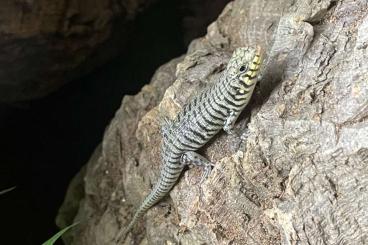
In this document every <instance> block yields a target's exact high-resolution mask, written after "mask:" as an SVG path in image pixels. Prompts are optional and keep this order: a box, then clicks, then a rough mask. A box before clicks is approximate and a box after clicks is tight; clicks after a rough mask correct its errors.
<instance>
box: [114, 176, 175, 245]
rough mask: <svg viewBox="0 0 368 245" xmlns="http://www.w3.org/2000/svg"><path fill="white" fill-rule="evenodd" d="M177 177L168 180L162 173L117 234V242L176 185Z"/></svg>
mask: <svg viewBox="0 0 368 245" xmlns="http://www.w3.org/2000/svg"><path fill="white" fill-rule="evenodd" d="M175 177H177V178H175V179H170V180H167V179H166V178H165V177H164V176H163V175H161V178H160V180H159V181H158V183H157V184H156V185H155V187H154V189H153V190H152V191H151V193H150V194H149V195H148V196H147V197H146V198H145V199H144V201H143V203H142V204H141V206H140V207H139V208H138V210H137V211H136V212H135V214H134V216H133V219H132V220H131V221H130V223H129V224H128V226H127V227H126V228H125V229H122V230H121V231H120V232H119V234H118V235H117V237H116V238H117V239H116V243H117V244H118V243H119V242H122V241H124V240H125V238H126V237H127V235H128V233H129V232H130V231H131V230H132V229H133V227H134V225H135V224H136V223H137V221H138V220H139V219H140V218H141V217H142V216H143V215H144V214H145V213H146V212H147V210H148V209H150V208H151V207H152V206H153V205H155V204H156V203H157V202H159V201H160V200H161V199H162V198H163V197H164V196H165V195H166V194H167V193H168V192H169V191H170V190H171V188H172V187H173V186H174V184H175V183H176V181H177V179H178V178H179V175H177V176H175Z"/></svg>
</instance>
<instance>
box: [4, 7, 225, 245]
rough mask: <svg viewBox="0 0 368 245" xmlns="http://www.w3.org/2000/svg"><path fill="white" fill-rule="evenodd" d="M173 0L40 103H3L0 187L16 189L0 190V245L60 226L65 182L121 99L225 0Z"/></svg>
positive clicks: (202, 28)
mask: <svg viewBox="0 0 368 245" xmlns="http://www.w3.org/2000/svg"><path fill="white" fill-rule="evenodd" d="M178 2H180V1H172V0H164V1H159V2H158V3H157V4H155V5H153V6H152V7H150V8H149V9H148V10H147V11H145V12H144V13H143V14H140V15H139V16H137V18H136V20H135V21H134V23H133V24H132V26H131V28H130V29H131V30H130V32H129V33H130V34H129V39H128V43H127V44H126V48H125V50H126V51H125V52H123V53H122V54H120V55H119V56H118V57H117V58H115V59H114V60H112V61H110V62H109V63H107V64H105V65H103V66H102V67H99V68H98V69H96V70H95V71H93V72H92V73H90V74H89V75H87V76H86V77H83V78H81V79H79V80H78V81H73V82H70V83H69V84H67V85H66V86H64V87H63V88H61V89H60V90H58V91H57V92H56V93H53V94H50V95H49V96H47V97H45V98H43V99H40V100H37V101H29V102H22V103H19V104H14V105H1V104H0V154H1V163H0V191H1V190H3V189H6V188H9V187H12V186H16V189H15V190H13V191H11V192H9V193H6V194H4V195H0V229H1V232H0V244H41V243H43V242H44V241H45V240H47V239H48V238H49V237H51V236H52V235H53V234H55V233H56V232H57V231H58V228H57V227H56V225H55V221H54V220H55V217H56V214H57V211H58V208H59V206H60V205H61V203H62V201H63V199H64V195H65V191H66V189H67V187H68V183H69V182H70V180H71V179H72V177H73V176H74V175H75V174H76V173H77V172H78V171H79V169H80V168H81V167H82V166H83V165H84V164H85V163H86V162H87V161H88V159H89V157H90V155H91V153H92V152H93V150H94V149H95V147H96V146H97V145H98V144H99V143H100V142H101V140H102V136H103V132H104V129H105V127H106V126H107V125H108V123H109V121H110V120H111V119H112V117H113V116H114V113H115V111H116V110H117V109H118V108H119V106H120V103H121V100H122V98H123V96H124V95H125V94H136V93H137V92H138V91H139V90H140V88H141V87H142V86H143V85H144V84H146V83H148V82H149V81H150V78H151V76H152V75H153V73H154V71H155V70H156V69H157V68H158V66H160V65H162V64H163V63H165V62H168V61H169V60H170V59H172V58H174V57H177V56H179V55H181V54H183V53H185V52H186V47H187V45H188V42H189V40H191V39H193V38H195V37H198V36H202V35H204V34H205V33H206V27H207V25H208V24H209V23H210V22H211V21H213V20H215V19H216V17H217V15H218V14H219V13H220V12H221V10H222V8H223V7H224V5H225V3H227V2H229V1H225V0H222V1H221V0H220V1H212V2H211V1H203V2H202V3H204V2H210V7H209V6H208V5H205V4H201V3H200V2H201V1H194V0H188V1H181V3H180V4H178ZM158 27H159V28H158ZM92 58H93V57H92ZM58 244H61V242H60V241H59V243H58Z"/></svg>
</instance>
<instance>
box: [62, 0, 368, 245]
mask: <svg viewBox="0 0 368 245" xmlns="http://www.w3.org/2000/svg"><path fill="white" fill-rule="evenodd" d="M367 19H368V3H367V1H365V0H357V1H352V0H339V1H331V0H309V1H305V0H296V1H292V0H279V1H267V0H262V1H259V0H254V1H249V0H237V1H234V2H232V3H230V4H229V5H228V6H227V7H226V8H225V9H224V11H223V13H222V14H221V15H220V16H219V18H218V20H217V21H216V22H215V23H213V24H211V25H210V26H209V28H208V34H207V35H206V36H205V37H204V38H201V39H198V40H196V41H194V42H192V44H191V45H190V47H189V50H188V54H187V55H186V56H185V57H184V59H175V60H173V61H171V62H170V63H168V64H167V65H165V66H163V67H161V68H160V69H159V70H158V71H157V73H156V75H155V76H154V77H153V79H152V82H151V84H150V85H148V86H145V87H144V88H143V89H142V91H141V92H140V93H139V94H138V95H136V96H127V97H125V98H124V100H123V103H122V106H121V108H120V109H119V110H118V112H117V113H116V116H115V118H114V119H113V120H112V122H111V124H110V125H109V127H108V128H107V130H106V133H105V136H104V140H103V142H102V146H101V149H99V150H98V152H97V153H95V154H97V155H95V156H94V157H93V158H92V159H91V161H90V162H89V163H88V165H87V170H86V175H85V177H84V185H85V187H84V191H85V196H84V197H83V198H82V199H81V200H80V205H79V209H78V211H76V212H77V215H76V216H75V217H74V219H75V220H81V221H82V223H81V224H80V225H79V227H78V229H75V230H74V232H72V233H71V236H72V239H71V240H69V241H70V242H68V244H113V243H112V239H113V238H114V236H115V235H116V234H117V232H118V230H119V229H120V227H122V226H125V225H126V224H127V222H128V221H129V220H130V218H131V215H132V212H134V210H135V208H136V207H138V205H139V204H140V202H141V201H142V199H143V198H144V197H145V196H146V195H147V194H148V193H149V191H150V188H151V186H152V185H153V183H154V182H155V181H156V180H157V177H158V172H159V166H160V162H159V160H160V142H161V136H160V117H161V116H162V115H166V116H169V117H171V118H173V117H174V116H175V114H176V113H177V112H178V111H179V110H180V108H181V107H182V106H183V105H184V104H185V103H186V101H187V100H188V99H189V98H190V97H191V96H192V95H193V94H195V93H196V91H197V90H198V89H201V88H202V87H203V86H206V84H207V83H211V82H215V80H216V79H218V77H219V75H220V73H221V71H222V69H223V68H224V66H225V65H226V62H227V60H228V58H229V55H230V54H231V50H233V49H234V48H235V47H238V46H247V45H256V44H258V45H260V46H261V47H262V48H263V49H264V51H265V57H266V58H265V64H264V67H263V80H262V82H261V84H260V86H259V87H258V89H257V92H256V94H255V96H254V97H253V100H252V103H251V104H250V106H249V107H248V108H247V109H246V111H245V112H244V114H243V115H242V116H241V118H240V120H239V122H238V124H237V130H238V131H239V133H241V132H242V131H244V130H246V128H248V133H249V136H248V138H247V139H246V140H245V141H241V140H240V138H239V137H237V136H229V135H226V134H224V133H222V134H220V135H219V136H218V137H216V138H215V139H214V140H212V141H211V142H210V143H209V144H208V145H207V146H206V147H205V148H204V149H203V150H202V151H201V152H202V153H203V154H204V155H205V156H207V157H208V158H209V159H210V160H211V161H212V162H215V163H216V167H215V168H214V169H213V171H212V173H211V175H210V176H209V178H208V179H207V180H206V181H205V182H204V183H203V184H201V185H199V184H198V181H199V179H200V176H201V171H200V170H199V169H190V170H189V171H186V172H185V173H184V174H183V175H182V177H181V179H180V181H179V183H178V184H177V185H176V186H175V187H174V189H173V190H172V192H171V193H170V195H169V196H168V197H167V198H166V199H165V200H163V201H162V202H161V203H160V204H159V205H157V206H155V207H154V208H152V209H151V210H150V211H149V212H148V213H147V215H146V217H145V219H144V220H142V222H141V223H140V224H139V225H138V226H137V227H136V228H135V229H134V231H133V233H132V234H131V235H130V236H129V237H128V239H127V240H126V242H125V244H367V243H368V236H367V234H368V192H367V187H368V122H367V117H368V82H367V80H368V77H367V74H368V62H366V60H367V58H368V57H367V56H368V52H367V44H368V39H367V38H368V36H367V34H366V33H367V31H368V29H367V26H368V25H367V23H368V21H367ZM178 62H179V63H178ZM175 67H176V69H175ZM174 81H175V82H174ZM170 85H171V86H170ZM166 89H167V90H166ZM165 90H166V92H165ZM164 92H165V94H164ZM163 94H164V96H163ZM246 114H249V115H250V122H249V123H248V124H246V121H247V120H246V118H247V115H246ZM70 191H72V189H71V190H70ZM66 201H68V200H66ZM59 218H60V217H59ZM62 218H63V217H61V220H62ZM66 218H67V217H64V219H66ZM59 220H60V219H59ZM69 220H70V217H69Z"/></svg>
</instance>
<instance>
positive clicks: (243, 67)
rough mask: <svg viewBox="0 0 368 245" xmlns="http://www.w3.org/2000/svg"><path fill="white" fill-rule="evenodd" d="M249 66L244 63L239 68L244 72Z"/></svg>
mask: <svg viewBox="0 0 368 245" xmlns="http://www.w3.org/2000/svg"><path fill="white" fill-rule="evenodd" d="M246 68H247V67H246V66H245V65H242V66H241V67H240V69H239V71H240V72H244V71H245V69H246Z"/></svg>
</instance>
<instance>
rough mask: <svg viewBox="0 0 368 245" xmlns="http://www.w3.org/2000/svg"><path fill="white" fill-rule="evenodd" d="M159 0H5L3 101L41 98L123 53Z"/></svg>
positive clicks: (1, 19)
mask: <svg viewBox="0 0 368 245" xmlns="http://www.w3.org/2000/svg"><path fill="white" fill-rule="evenodd" d="M153 1H154V0H121V1H110V0H100V1H95V0H61V1H60V0H59V1H54V0H15V1H14V0H2V1H0V34H1V35H0V67H1V68H0V101H2V102H13V101H19V100H27V99H32V98H37V97H40V96H43V95H46V94H47V93H49V92H51V91H54V90H56V89H57V88H59V87H60V86H61V85H62V84H64V83H66V82H67V81H70V80H72V79H73V78H76V77H79V76H81V75H83V74H84V73H86V72H88V71H89V70H91V69H92V68H94V67H95V66H97V65H99V64H102V63H103V62H105V61H106V60H107V59H109V58H111V57H112V56H114V55H116V53H118V51H119V48H121V47H122V45H121V44H122V43H121V42H122V37H123V36H124V31H125V27H124V23H126V22H127V21H128V20H130V19H132V18H133V17H134V16H135V15H136V14H137V12H138V11H139V10H141V9H143V8H144V7H146V6H147V5H148V4H149V3H151V2H153Z"/></svg>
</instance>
